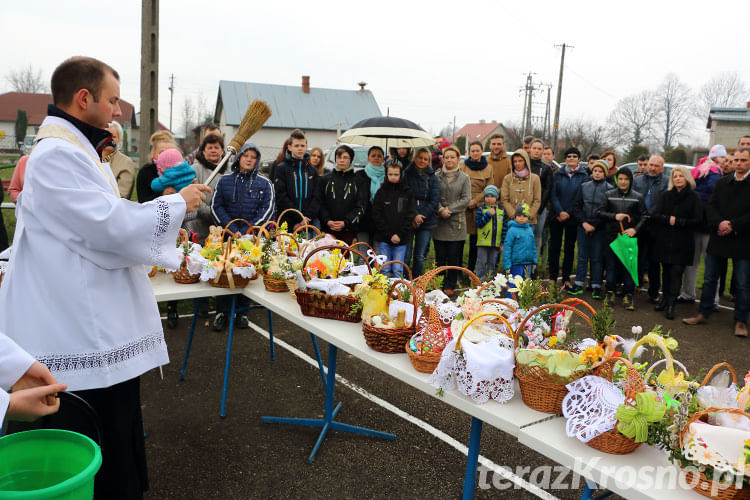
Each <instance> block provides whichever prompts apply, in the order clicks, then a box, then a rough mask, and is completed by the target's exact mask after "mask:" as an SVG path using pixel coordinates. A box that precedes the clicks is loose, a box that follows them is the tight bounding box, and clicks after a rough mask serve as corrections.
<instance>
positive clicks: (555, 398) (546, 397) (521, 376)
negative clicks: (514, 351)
mask: <svg viewBox="0 0 750 500" xmlns="http://www.w3.org/2000/svg"><path fill="white" fill-rule="evenodd" d="M553 308H554V309H565V310H568V311H573V313H575V314H577V315H578V316H580V317H582V318H583V319H584V320H586V322H587V323H588V324H589V325H591V319H590V318H589V317H588V316H586V315H585V314H584V313H583V312H581V311H579V310H578V309H576V308H575V307H573V306H570V305H567V304H545V305H543V306H541V307H538V308H536V309H535V310H533V311H532V312H530V313H529V314H527V315H526V317H524V318H523V319H522V320H521V323H519V325H518V328H517V329H516V334H515V336H514V338H515V341H516V348H517V347H518V339H519V337H520V334H521V332H523V329H524V326H526V323H527V322H528V321H529V319H531V317H532V316H534V315H535V314H538V313H539V312H541V311H543V310H545V309H553ZM589 372H590V370H589V369H588V368H587V369H583V370H579V371H576V372H574V373H573V374H571V375H570V376H568V377H561V376H559V375H552V374H550V373H549V370H548V369H547V367H544V366H528V365H522V364H519V363H516V368H515V371H514V373H515V375H516V378H517V379H518V385H519V387H520V389H521V398H523V402H524V403H525V404H526V406H528V407H529V408H532V409H534V410H537V411H541V412H543V413H553V414H555V415H562V402H563V399H564V398H565V395H566V394H567V393H568V389H567V388H566V387H565V386H566V385H568V384H569V383H571V382H573V381H574V380H578V379H579V378H581V377H583V376H584V375H588V374H589Z"/></svg>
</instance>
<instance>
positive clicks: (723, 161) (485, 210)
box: [137, 125, 750, 336]
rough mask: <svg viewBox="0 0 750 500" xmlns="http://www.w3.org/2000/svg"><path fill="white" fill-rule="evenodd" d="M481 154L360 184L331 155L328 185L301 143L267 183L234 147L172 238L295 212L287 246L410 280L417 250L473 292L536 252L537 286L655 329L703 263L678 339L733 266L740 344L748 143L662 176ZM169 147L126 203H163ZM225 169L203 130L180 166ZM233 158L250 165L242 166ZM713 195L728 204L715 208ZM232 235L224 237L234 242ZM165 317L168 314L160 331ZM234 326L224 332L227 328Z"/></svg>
mask: <svg viewBox="0 0 750 500" xmlns="http://www.w3.org/2000/svg"><path fill="white" fill-rule="evenodd" d="M487 146H488V149H489V152H488V153H485V151H484V150H485V145H484V144H483V143H481V142H479V141H475V142H471V143H470V144H469V147H468V156H467V157H465V158H462V156H461V151H460V150H459V149H458V148H457V147H456V146H455V145H450V144H447V143H445V142H443V143H436V145H435V146H434V147H433V148H417V149H414V150H412V149H408V148H393V149H391V150H389V151H385V150H384V149H383V148H381V147H378V146H373V147H371V148H370V149H369V151H368V154H367V165H366V166H365V168H364V169H361V170H358V171H355V170H354V169H353V168H352V160H353V158H354V151H353V150H352V149H351V148H350V147H349V146H347V145H340V146H339V147H338V148H337V149H336V150H335V155H334V157H335V162H336V166H335V168H334V169H333V170H332V171H330V172H326V171H325V170H324V169H323V164H324V162H323V151H322V150H321V149H320V148H312V149H310V148H309V144H308V143H307V139H306V137H305V134H304V133H303V132H302V131H301V130H295V131H293V132H292V134H291V135H290V137H289V138H288V139H287V140H286V141H285V142H284V145H283V149H282V151H281V152H280V153H279V156H278V157H277V158H276V159H275V161H274V162H273V163H272V164H271V166H270V169H269V171H270V174H269V175H268V176H267V177H266V176H265V175H264V174H262V173H260V165H261V162H260V151H259V149H258V148H257V147H256V146H255V145H253V144H252V143H250V142H248V143H247V144H246V145H245V146H243V148H242V151H241V154H240V155H238V160H236V161H235V162H234V164H233V165H232V166H229V167H226V172H222V174H224V176H223V177H221V176H219V177H217V178H215V179H214V181H213V182H212V185H211V186H210V187H211V188H212V189H214V190H215V194H214V195H213V196H212V197H209V198H208V199H207V200H206V201H205V202H204V206H202V207H201V208H200V209H199V210H198V212H197V213H196V214H193V216H192V218H190V217H189V219H190V220H188V221H187V222H186V223H185V224H186V226H187V228H188V229H190V230H191V231H192V232H194V233H195V234H196V235H197V238H198V239H200V240H201V241H202V240H203V239H205V237H206V236H207V235H208V227H209V226H210V225H211V224H216V223H218V224H222V225H224V224H226V223H227V222H229V221H230V220H231V219H234V218H243V219H246V220H248V221H249V222H250V223H251V224H253V225H260V224H262V223H264V222H266V221H268V220H270V219H272V218H274V217H275V216H277V215H278V214H280V213H282V212H283V211H284V210H286V209H288V208H293V209H295V210H296V211H297V212H287V213H286V215H285V217H284V219H285V220H284V222H286V223H287V224H288V227H289V228H290V229H291V230H297V229H299V228H300V227H303V226H305V225H313V226H315V227H317V228H319V229H322V230H323V231H325V232H327V233H330V234H332V235H333V236H334V237H336V238H337V239H339V240H342V241H344V242H346V243H349V244H351V243H352V242H353V241H363V242H366V243H368V244H370V245H371V246H372V247H373V248H374V249H375V250H376V251H377V253H378V254H381V255H385V256H386V258H387V260H388V261H392V260H395V261H399V262H404V263H406V264H407V265H408V266H409V267H410V269H411V271H412V275H413V276H414V277H416V276H419V275H421V274H422V273H423V271H424V261H425V258H426V257H427V255H428V253H429V250H430V247H431V246H432V247H433V248H434V256H435V265H437V266H443V265H447V266H461V265H462V263H463V262H464V260H466V262H467V267H468V268H469V269H471V270H473V271H474V272H475V274H477V276H479V277H480V278H481V279H483V280H486V279H488V278H490V277H491V276H493V275H494V274H495V273H496V272H501V273H513V274H519V275H522V276H524V277H528V276H539V275H540V273H539V267H540V265H539V259H540V258H541V257H542V255H543V253H544V249H545V247H546V251H547V262H546V264H547V271H548V278H549V279H550V280H552V281H555V282H557V281H558V280H559V281H560V286H561V287H562V289H563V290H564V291H565V292H567V293H568V294H570V295H574V296H575V295H580V294H581V293H583V291H584V290H585V289H586V288H588V289H589V290H590V291H591V294H592V297H593V298H594V299H603V300H604V302H605V303H606V304H608V305H610V306H613V305H615V303H616V302H617V301H618V300H619V297H621V301H622V305H623V307H624V308H625V309H627V310H631V311H632V310H634V309H635V305H634V301H633V294H634V293H635V291H636V281H638V284H639V286H640V287H641V288H642V289H644V290H645V289H647V290H648V298H649V301H650V302H652V303H653V304H654V306H655V309H656V310H658V311H664V312H665V315H666V317H667V318H668V319H674V317H675V313H676V312H675V310H676V305H677V304H678V303H694V302H695V300H696V298H697V296H696V292H695V287H696V280H697V275H698V268H699V265H700V263H701V262H702V261H703V262H705V266H706V269H705V273H704V286H703V292H702V296H701V297H700V299H701V306H700V313H699V315H698V316H695V317H691V318H686V319H685V322H686V323H687V324H698V323H702V322H705V321H706V320H707V319H708V317H709V316H710V314H711V313H712V312H713V311H714V310H715V309H716V308H717V307H718V304H719V295H720V293H723V291H724V288H723V287H724V286H725V285H724V284H725V283H726V282H727V259H731V260H732V263H733V273H732V277H731V278H730V279H729V283H730V292H731V294H732V296H733V300H735V301H736V303H737V304H736V328H735V333H736V334H737V335H740V336H744V335H746V332H747V327H746V324H747V312H748V307H750V306H749V305H748V300H750V296H748V286H750V283H748V276H747V274H746V262H747V261H746V255H748V254H746V253H744V252H743V248H744V246H743V245H746V244H750V238H748V236H746V235H745V226H744V219H743V217H744V214H745V213H750V211H748V212H746V211H745V210H744V204H743V202H742V201H741V200H744V199H747V197H743V196H742V195H741V194H736V193H742V192H744V190H746V189H747V190H750V187H747V188H746V187H745V186H750V183H745V182H744V180H745V174H746V172H747V166H746V165H747V160H746V158H747V156H748V154H749V153H750V150H749V149H748V148H750V136H745V137H743V138H741V139H740V141H739V143H738V144H737V148H736V151H735V152H734V153H733V154H729V153H727V150H726V148H725V147H724V146H722V145H716V146H714V147H713V148H711V150H710V152H709V154H708V155H707V156H706V157H705V158H703V159H702V160H701V161H700V162H699V164H698V165H697V166H696V167H694V168H692V169H688V168H686V167H683V166H675V167H674V168H672V169H671V170H670V171H668V172H665V169H664V159H663V158H662V157H661V156H659V155H652V156H647V155H643V156H641V157H639V158H638V162H637V164H638V167H637V169H635V170H634V171H633V170H631V169H629V168H618V162H617V154H616V153H615V152H614V151H613V150H607V151H604V152H602V153H601V154H599V155H590V156H588V157H587V158H586V159H584V158H582V154H581V152H580V150H578V149H577V148H576V147H570V148H568V149H567V150H566V151H565V152H564V154H563V158H564V163H562V164H558V163H557V162H555V161H554V157H555V155H554V151H553V149H552V148H551V147H550V146H549V145H546V144H545V143H544V142H543V141H542V140H540V139H537V138H534V137H526V138H525V139H524V141H523V147H522V148H519V149H518V150H517V151H514V152H510V153H509V152H506V151H505V138H504V137H503V136H502V135H500V134H495V135H493V136H491V137H489V138H488V139H487ZM176 147H177V146H176V143H175V142H174V139H173V138H172V137H171V135H170V134H169V132H165V131H161V132H158V133H156V134H154V136H153V137H152V140H151V151H152V157H153V159H154V163H152V164H149V165H146V166H144V167H143V168H142V169H141V170H140V172H139V174H138V179H137V192H138V200H139V201H140V202H145V201H149V200H152V199H155V198H156V197H158V196H160V195H163V194H168V193H171V192H173V189H172V188H169V187H167V188H166V189H164V190H161V189H162V186H163V185H164V183H163V182H158V179H159V178H160V176H164V175H165V174H164V172H162V171H161V170H160V169H158V168H157V165H158V162H159V161H160V160H159V155H160V153H162V152H163V151H164V150H165V149H169V148H172V149H174V148H176ZM223 153H224V142H223V138H222V137H221V133H220V131H219V129H218V127H216V126H212V125H211V126H208V127H206V130H205V136H204V138H203V140H202V142H201V144H200V147H198V149H197V150H196V151H194V152H192V153H191V154H190V155H188V161H187V163H188V164H189V163H190V161H189V160H190V159H191V158H194V161H193V162H192V165H191V166H192V169H193V170H194V174H195V175H196V176H197V182H203V181H205V180H206V179H207V178H208V176H209V175H210V174H211V173H212V172H213V170H214V169H215V168H217V165H218V163H219V161H220V159H221V158H222V156H223ZM246 155H249V156H250V157H252V158H251V159H249V160H248V161H245V160H244V159H243V158H245V156H246ZM242 165H245V166H244V167H242ZM716 189H718V191H719V195H715V194H714V191H715V190H716ZM727 190H729V192H731V193H732V197H731V198H730V200H735V201H728V199H727V198H724V197H722V195H721V193H722V192H724V191H727ZM748 193H749V194H750V191H748ZM748 208H750V207H748ZM300 214H302V215H300ZM246 229H247V228H246V227H240V226H237V224H236V223H235V227H233V228H232V230H233V231H239V232H242V231H245V230H246ZM620 234H625V235H627V236H628V237H630V238H635V239H637V245H638V254H639V259H638V260H639V262H638V271H637V274H635V275H634V272H633V270H632V269H628V268H626V267H625V265H624V264H623V263H622V261H621V260H620V258H618V256H617V255H616V254H615V253H614V252H613V250H612V249H611V248H610V245H609V244H610V243H611V242H612V241H614V239H615V238H617V237H618V235H620ZM529 235H531V236H532V238H531V239H530V238H529ZM467 240H468V245H467V244H466V243H467ZM467 246H468V255H467V259H464V255H463V254H464V251H465V250H464V249H465V247H467ZM384 272H385V273H387V274H389V275H391V276H395V277H401V276H402V274H403V272H404V270H403V267H402V265H401V264H399V263H395V264H389V265H388V266H387V267H386V269H384ZM587 280H588V285H587ZM719 282H721V284H722V286H721V287H720V286H719ZM458 286H459V273H458V271H456V270H449V271H447V272H445V273H444V278H443V285H442V287H443V290H444V291H445V293H446V294H447V295H449V296H452V295H454V294H455V290H456V288H458ZM711 290H714V291H713V292H711ZM709 292H710V293H709ZM710 294H713V295H712V296H711V297H709V296H708V295H710ZM175 311H176V309H175V307H174V305H173V304H172V305H170V315H176V312H175ZM219 314H220V316H218V318H219V319H218V323H217V324H216V325H215V326H217V327H223V324H224V321H225V320H226V318H225V315H226V311H224V310H222V309H221V308H220V310H219ZM243 321H244V318H241V317H240V318H238V322H239V325H240V326H242V325H243V324H244V323H243ZM215 322H216V321H215Z"/></svg>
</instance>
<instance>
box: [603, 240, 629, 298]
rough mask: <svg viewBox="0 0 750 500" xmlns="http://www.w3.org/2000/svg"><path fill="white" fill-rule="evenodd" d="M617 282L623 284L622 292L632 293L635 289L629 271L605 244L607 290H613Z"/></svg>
mask: <svg viewBox="0 0 750 500" xmlns="http://www.w3.org/2000/svg"><path fill="white" fill-rule="evenodd" d="M618 283H622V284H623V292H624V293H625V294H626V295H632V294H633V292H634V291H635V283H634V282H633V278H632V277H631V276H630V273H629V272H628V270H627V269H625V266H623V265H622V262H621V261H620V259H619V258H618V257H617V255H615V253H614V252H613V251H612V248H610V247H609V245H607V291H608V292H614V291H615V290H616V289H617V284H618Z"/></svg>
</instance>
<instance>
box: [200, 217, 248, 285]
mask: <svg viewBox="0 0 750 500" xmlns="http://www.w3.org/2000/svg"><path fill="white" fill-rule="evenodd" d="M221 234H222V236H223V235H224V234H229V240H228V244H227V246H226V248H225V249H224V266H223V267H222V268H221V270H219V272H218V274H217V275H216V278H214V279H212V280H210V281H209V283H210V284H211V286H215V287H216V288H232V289H234V288H245V287H246V286H247V285H248V283H250V278H244V277H242V276H239V275H237V274H234V273H233V272H232V271H231V268H230V269H227V268H226V267H225V266H226V265H227V261H228V260H229V254H230V253H231V252H232V245H233V244H234V243H233V240H234V237H233V235H232V232H231V231H229V230H228V229H224V230H223V231H222V232H221ZM256 276H257V273H256Z"/></svg>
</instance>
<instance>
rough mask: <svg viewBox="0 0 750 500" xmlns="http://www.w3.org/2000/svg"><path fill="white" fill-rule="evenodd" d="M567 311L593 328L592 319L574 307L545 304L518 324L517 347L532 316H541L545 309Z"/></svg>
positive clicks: (516, 333)
mask: <svg viewBox="0 0 750 500" xmlns="http://www.w3.org/2000/svg"><path fill="white" fill-rule="evenodd" d="M553 308H554V309H555V310H557V309H565V310H566V311H573V313H574V314H576V315H578V316H580V317H581V318H583V319H584V320H586V323H588V325H589V326H591V318H589V317H588V316H586V314H584V313H583V312H581V311H579V310H578V309H576V308H575V307H573V306H569V305H567V304H544V305H543V306H540V307H537V308H536V309H534V310H533V311H531V312H530V313H528V314H527V315H526V316H525V317H524V318H523V319H522V320H521V323H519V324H518V328H516V332H515V335H514V337H513V338H514V339H515V341H516V347H518V337H519V336H520V335H521V333H522V332H523V327H524V326H526V323H527V322H528V321H529V320H530V319H531V317H532V316H534V315H536V314H539V313H540V312H542V311H544V310H545V309H553ZM552 326H553V325H550V328H552Z"/></svg>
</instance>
